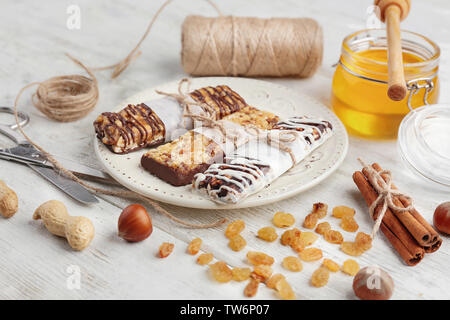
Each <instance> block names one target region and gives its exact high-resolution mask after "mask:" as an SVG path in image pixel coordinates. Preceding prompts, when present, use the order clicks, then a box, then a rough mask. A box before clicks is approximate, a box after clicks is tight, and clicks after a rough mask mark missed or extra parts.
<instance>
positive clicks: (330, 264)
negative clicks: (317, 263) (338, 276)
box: [322, 259, 341, 272]
mask: <svg viewBox="0 0 450 320" xmlns="http://www.w3.org/2000/svg"><path fill="white" fill-rule="evenodd" d="M322 264H323V266H324V267H326V268H327V269H328V270H330V271H331V272H338V271H339V270H340V269H341V267H340V266H339V264H337V263H336V262H334V261H333V260H331V259H323V261H322Z"/></svg>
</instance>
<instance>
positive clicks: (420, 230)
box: [372, 163, 442, 253]
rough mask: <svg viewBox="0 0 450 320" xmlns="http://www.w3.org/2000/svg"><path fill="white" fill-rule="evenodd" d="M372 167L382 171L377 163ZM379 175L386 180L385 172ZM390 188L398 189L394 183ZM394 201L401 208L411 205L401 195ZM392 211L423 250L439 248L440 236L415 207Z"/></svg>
mask: <svg viewBox="0 0 450 320" xmlns="http://www.w3.org/2000/svg"><path fill="white" fill-rule="evenodd" d="M372 168H374V169H375V170H376V171H378V172H381V171H383V169H382V168H381V167H380V165H379V164H378V163H374V164H372ZM381 177H382V178H383V179H384V181H386V180H387V177H386V175H385V174H381ZM392 188H393V189H396V190H398V188H397V187H396V186H395V185H394V184H392ZM394 201H395V205H397V206H399V207H403V208H407V207H409V206H410V205H411V203H410V201H409V200H408V199H406V198H405V197H403V196H398V197H394ZM394 213H395V214H396V216H397V217H398V218H399V219H400V220H401V221H402V223H403V224H404V225H405V226H406V228H407V229H408V230H409V231H410V232H411V234H412V235H413V237H414V238H415V239H416V241H417V242H418V243H419V244H420V245H423V247H424V249H425V252H427V253H432V252H435V251H437V250H438V249H439V248H440V246H441V244H442V238H441V237H440V236H439V234H438V233H437V231H436V230H435V229H434V228H433V227H432V226H431V225H430V224H429V223H428V222H427V221H426V220H425V219H424V218H423V216H422V215H421V214H420V213H419V212H418V211H417V210H416V209H415V208H413V209H412V210H410V211H407V212H403V213H400V212H394ZM400 216H402V218H400ZM403 221H405V222H403ZM408 225H409V226H411V228H409V227H408ZM415 235H416V236H415Z"/></svg>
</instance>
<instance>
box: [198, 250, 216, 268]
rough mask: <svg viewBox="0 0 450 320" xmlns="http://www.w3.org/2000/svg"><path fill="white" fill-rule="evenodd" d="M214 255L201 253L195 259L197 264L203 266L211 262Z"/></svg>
mask: <svg viewBox="0 0 450 320" xmlns="http://www.w3.org/2000/svg"><path fill="white" fill-rule="evenodd" d="M213 258H214V255H213V254H212V253H202V254H201V255H199V256H198V258H197V263H198V264H200V265H202V266H204V265H205V264H208V263H210V262H211V261H212V259H213Z"/></svg>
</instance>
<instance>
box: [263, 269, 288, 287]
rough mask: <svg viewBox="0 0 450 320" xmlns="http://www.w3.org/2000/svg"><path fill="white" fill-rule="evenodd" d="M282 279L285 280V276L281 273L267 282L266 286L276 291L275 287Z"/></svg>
mask: <svg viewBox="0 0 450 320" xmlns="http://www.w3.org/2000/svg"><path fill="white" fill-rule="evenodd" d="M281 279H284V276H283V275H282V274H280V273H277V274H274V275H273V276H271V277H270V278H269V280H267V281H266V286H267V287H268V288H270V289H275V286H276V285H277V282H278V281H280V280H281Z"/></svg>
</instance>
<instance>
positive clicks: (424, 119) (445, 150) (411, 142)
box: [398, 104, 450, 189]
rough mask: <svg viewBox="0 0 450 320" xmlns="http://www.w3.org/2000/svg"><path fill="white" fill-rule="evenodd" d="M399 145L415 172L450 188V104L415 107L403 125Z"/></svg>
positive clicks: (403, 155) (443, 186)
mask: <svg viewBox="0 0 450 320" xmlns="http://www.w3.org/2000/svg"><path fill="white" fill-rule="evenodd" d="M398 148H399V153H400V156H401V158H402V160H403V162H404V163H405V164H406V166H407V167H408V168H409V169H410V170H411V171H412V172H413V173H414V174H415V175H417V176H419V177H421V178H423V179H425V180H427V181H430V182H433V183H434V184H437V185H439V186H441V187H442V188H445V189H447V188H450V105H449V104H434V105H426V106H423V107H420V108H417V109H415V110H412V111H411V112H410V113H409V114H408V115H407V116H406V117H405V118H404V119H403V121H402V123H401V124H400V128H399V133H398Z"/></svg>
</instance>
